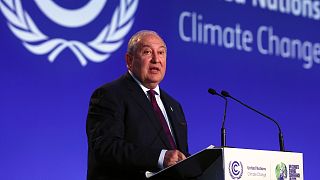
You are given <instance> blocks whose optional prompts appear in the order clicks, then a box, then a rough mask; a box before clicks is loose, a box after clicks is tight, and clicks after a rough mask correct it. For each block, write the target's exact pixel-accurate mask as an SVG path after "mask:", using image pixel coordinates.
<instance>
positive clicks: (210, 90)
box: [208, 88, 217, 95]
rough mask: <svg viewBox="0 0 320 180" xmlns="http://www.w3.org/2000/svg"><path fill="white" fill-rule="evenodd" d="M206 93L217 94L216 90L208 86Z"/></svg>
mask: <svg viewBox="0 0 320 180" xmlns="http://www.w3.org/2000/svg"><path fill="white" fill-rule="evenodd" d="M208 93H210V94H212V95H217V91H216V90H214V89H212V88H209V89H208Z"/></svg>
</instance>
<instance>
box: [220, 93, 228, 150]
mask: <svg viewBox="0 0 320 180" xmlns="http://www.w3.org/2000/svg"><path fill="white" fill-rule="evenodd" d="M223 98H224V100H225V105H224V114H223V121H222V127H221V146H222V147H226V146H227V140H226V138H227V135H226V134H227V133H226V129H225V128H224V124H225V122H226V116H227V107H228V99H227V98H225V97H223Z"/></svg>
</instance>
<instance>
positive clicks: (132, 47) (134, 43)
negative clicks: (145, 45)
mask: <svg viewBox="0 0 320 180" xmlns="http://www.w3.org/2000/svg"><path fill="white" fill-rule="evenodd" d="M146 35H155V36H157V37H159V38H160V39H161V40H162V42H163V44H164V46H165V47H166V48H167V46H166V43H165V42H164V40H163V39H162V38H161V36H160V35H159V34H158V33H156V32H155V31H151V30H141V31H138V32H137V33H135V34H134V35H133V36H132V37H131V38H130V40H129V42H128V48H127V53H128V54H133V53H134V52H136V50H137V48H138V44H139V42H140V40H141V39H142V37H144V36H146Z"/></svg>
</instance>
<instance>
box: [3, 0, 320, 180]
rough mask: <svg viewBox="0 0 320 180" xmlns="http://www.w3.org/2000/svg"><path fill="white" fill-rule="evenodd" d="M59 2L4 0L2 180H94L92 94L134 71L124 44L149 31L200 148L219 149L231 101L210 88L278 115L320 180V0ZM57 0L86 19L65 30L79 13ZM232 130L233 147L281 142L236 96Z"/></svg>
mask: <svg viewBox="0 0 320 180" xmlns="http://www.w3.org/2000/svg"><path fill="white" fill-rule="evenodd" d="M53 2H55V3H54V4H53V5H50V6H49V5H48V4H45V3H44V2H43V1H42V2H41V1H23V2H21V1H19V0H11V1H10V0H1V1H0V7H1V12H2V13H0V14H1V15H0V40H1V41H0V49H1V51H0V52H1V53H0V59H1V60H0V82H1V85H0V87H1V88H0V89H1V93H0V97H1V98H0V99H1V101H0V107H1V108H0V113H1V121H0V123H1V125H0V128H1V131H0V144H1V148H0V159H1V161H0V169H1V173H0V179H12V180H15V179H16V180H18V179H19V180H20V179H30V180H35V179H52V180H56V179H68V180H69V179H85V177H86V165H87V164H86V163H87V144H86V143H87V142H86V134H85V123H86V115H87V111H88V103H89V99H90V95H91V93H92V91H93V90H94V89H95V88H96V87H98V86H100V85H102V84H104V83H105V82H109V81H111V80H114V79H116V78H118V77H119V76H120V75H122V74H123V73H125V72H126V67H125V60H124V53H125V51H126V42H127V41H128V39H129V38H130V36H131V35H132V34H133V33H135V32H136V31H138V30H141V29H151V30H155V31H157V32H158V33H159V34H160V35H162V37H163V38H164V39H165V41H166V43H167V46H168V59H167V66H168V67H167V74H166V77H165V79H164V81H163V82H162V83H161V85H160V86H161V87H162V88H163V89H165V90H166V91H167V92H169V93H170V94H171V95H172V96H174V97H175V98H176V99H177V100H179V101H180V102H181V104H182V106H183V107H184V111H185V114H186V117H187V121H188V130H189V132H188V135H189V146H190V152H191V153H195V152H197V151H199V150H201V149H203V148H205V147H207V146H208V145H210V144H213V145H217V146H219V145H220V126H221V121H222V117H223V107H224V101H223V100H222V99H220V98H219V97H215V96H212V95H210V94H208V92H207V90H208V88H209V87H212V88H215V89H216V90H218V91H220V90H227V91H229V92H230V93H231V94H232V95H233V96H235V97H237V98H239V99H240V100H242V101H244V102H246V103H248V104H249V105H251V106H253V107H255V108H257V109H258V110H261V111H263V112H264V113H266V114H268V115H270V116H271V117H273V118H275V119H276V120H278V121H279V123H280V125H281V127H282V130H283V133H284V138H285V147H286V149H287V150H289V151H296V152H302V153H303V154H304V174H305V179H314V178H315V177H317V176H318V175H317V171H318V168H317V165H318V162H319V160H320V156H319V153H318V149H319V148H320V145H319V140H318V137H319V136H320V133H319V129H318V128H319V125H320V123H319V102H320V96H319V95H318V93H319V91H320V85H319V83H317V82H318V78H319V77H320V66H319V63H320V44H319V43H320V38H319V32H318V31H319V27H320V26H319V20H320V5H319V1H310V3H303V2H304V1H303V0H300V1H298V0H296V1H293V0H291V1H290V0H289V1H286V2H289V3H291V4H288V3H287V4H282V3H280V1H267V0H265V1H263V0H247V1H245V0H215V1H212V0H199V1H191V0H186V1H178V0H170V1H147V0H141V1H139V2H138V0H132V1H125V0H122V1H114V0H110V1H108V2H107V3H105V4H103V2H104V1H100V4H99V1H90V3H88V2H87V1H85V0H68V1H66V0H65V1H63V0H59V1H58V0H56V1H53ZM92 2H96V4H93V3H92ZM272 2H273V3H272ZM308 2H309V1H308ZM41 5H45V7H43V6H41ZM98 5H99V7H101V6H103V8H102V9H101V12H99V13H98V14H97V15H96V16H94V15H92V16H91V17H92V18H91V20H90V21H88V22H87V23H85V22H84V21H83V20H82V19H85V16H87V17H89V15H88V14H92V12H93V11H94V12H96V10H97V9H99V8H98V7H95V6H98ZM53 7H55V8H60V10H61V13H62V12H70V11H67V10H74V12H75V11H76V10H79V11H80V10H88V11H86V12H85V13H88V14H85V13H84V11H83V16H81V14H80V16H79V15H78V16H76V18H77V19H78V21H79V22H83V23H82V24H75V25H73V27H70V26H72V25H70V23H69V27H67V26H66V25H62V24H59V23H58V22H60V23H61V22H62V21H63V20H65V21H67V20H72V19H71V16H72V13H71V14H69V15H70V16H69V15H68V14H67V16H63V15H62V14H53V15H52V14H51V15H50V14H49V13H46V12H47V11H48V9H50V8H53ZM92 7H94V8H92ZM54 12H57V11H53V13H54ZM54 16H56V21H54V18H55V17H54ZM57 17H58V18H57ZM78 21H76V22H78ZM71 22H72V21H71ZM73 22H74V21H73ZM226 128H227V145H229V146H233V147H239V148H252V149H266V150H278V149H279V145H278V140H277V138H278V137H277V136H278V131H277V128H276V126H275V125H274V124H273V123H272V122H271V121H269V120H267V119H265V118H263V117H261V116H260V115H258V114H256V113H254V112H252V111H250V110H248V109H246V108H244V107H242V106H241V105H239V104H237V103H236V102H233V101H230V102H229V107H228V114H227V122H226Z"/></svg>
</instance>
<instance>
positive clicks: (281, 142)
mask: <svg viewBox="0 0 320 180" xmlns="http://www.w3.org/2000/svg"><path fill="white" fill-rule="evenodd" d="M229 97H230V98H231V99H233V100H235V101H237V102H238V103H240V104H242V105H243V106H245V107H247V108H249V109H251V110H252V111H254V112H256V113H258V114H260V115H262V116H264V117H265V118H267V119H269V120H271V121H273V122H274V123H275V124H276V125H277V127H278V130H279V144H280V151H285V148H284V142H283V135H282V131H281V128H280V125H279V124H278V122H277V121H275V120H274V119H272V118H271V117H269V116H267V115H265V114H263V113H262V112H260V111H258V110H256V109H253V108H252V107H250V106H248V105H247V104H245V103H243V102H241V101H240V100H238V99H236V98H234V97H232V96H230V95H229Z"/></svg>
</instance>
